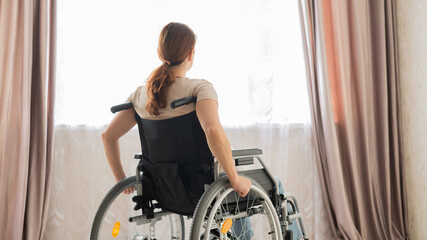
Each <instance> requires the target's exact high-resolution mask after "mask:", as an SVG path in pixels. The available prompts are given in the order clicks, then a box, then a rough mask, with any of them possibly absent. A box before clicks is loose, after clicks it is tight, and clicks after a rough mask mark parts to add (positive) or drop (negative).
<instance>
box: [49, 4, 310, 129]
mask: <svg viewBox="0 0 427 240" xmlns="http://www.w3.org/2000/svg"><path fill="white" fill-rule="evenodd" d="M172 21H174V22H182V23H185V24H187V25H189V26H190V27H191V28H192V29H193V30H194V32H195V33H196V35H197V44H196V55H195V62H194V65H193V68H192V69H191V70H190V71H189V72H188V73H187V76H188V77H191V78H203V79H207V80H208V81H210V82H212V83H213V85H214V87H215V88H216V90H217V92H218V96H219V105H220V109H219V110H220V115H221V121H222V123H223V124H225V125H235V124H251V123H254V122H280V123H287V122H305V121H307V120H308V118H309V114H308V104H307V93H306V80H305V75H304V74H305V70H304V61H303V56H302V47H301V39H300V37H301V33H300V29H299V27H300V25H299V17H298V11H297V2H296V1H279V0H277V1H273V0H272V1H268V0H257V1H245V0H237V1H227V0H217V1H200V0H197V1H196V0H193V1H173V0H163V1H140V0H125V1H119V0H114V1H113V0H107V1H106V0H90V1H87V0H73V1H65V0H62V1H59V7H58V67H57V71H58V73H57V74H58V82H57V104H56V123H57V124H90V125H99V124H106V123H108V122H109V121H110V119H111V118H112V114H111V113H110V112H109V108H110V107H111V106H112V105H115V104H119V103H122V102H123V101H125V100H126V98H127V97H128V96H129V95H130V93H131V92H133V91H134V90H135V89H136V88H137V87H138V86H139V85H142V84H143V83H144V81H145V80H146V78H147V77H148V75H149V74H150V73H151V71H152V70H154V69H155V68H156V67H157V66H159V65H160V64H161V62H160V60H159V59H158V56H157V52H156V50H157V41H158V36H159V34H160V31H161V29H162V28H163V26H164V25H166V24H167V23H169V22H172Z"/></svg>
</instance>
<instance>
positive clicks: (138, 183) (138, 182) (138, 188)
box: [135, 167, 144, 196]
mask: <svg viewBox="0 0 427 240" xmlns="http://www.w3.org/2000/svg"><path fill="white" fill-rule="evenodd" d="M140 174H141V173H140V171H139V170H138V167H136V174H135V176H136V194H137V195H138V196H140V195H142V183H141V175H140ZM142 174H144V173H142Z"/></svg>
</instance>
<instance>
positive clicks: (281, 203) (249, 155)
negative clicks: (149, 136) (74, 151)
mask: <svg viewBox="0 0 427 240" xmlns="http://www.w3.org/2000/svg"><path fill="white" fill-rule="evenodd" d="M192 102H195V98H194V97H187V98H183V99H178V100H176V101H173V102H172V103H171V106H172V107H173V108H175V107H178V106H182V105H185V104H189V103H192ZM131 107H133V106H132V103H125V104H121V105H117V106H114V107H112V108H111V111H112V112H113V113H115V112H117V111H121V110H125V109H129V108H131ZM261 154H262V150H260V149H240V150H233V151H232V156H233V159H234V161H235V166H244V165H253V164H254V159H257V161H258V162H259V163H260V164H261V166H262V169H263V170H264V172H265V173H266V175H267V177H268V178H269V179H270V181H271V183H272V185H273V189H272V191H273V192H271V193H270V195H269V194H268V193H267V192H266V191H265V190H264V189H262V188H261V189H259V188H260V186H258V184H254V185H253V186H252V187H251V190H257V191H258V192H264V193H265V194H264V195H262V196H261V197H262V198H269V199H270V200H271V202H272V205H271V206H268V208H272V209H271V210H272V211H274V212H276V214H277V215H276V214H275V215H276V216H277V218H276V219H273V221H274V225H277V226H276V227H278V228H276V229H279V233H275V234H276V237H275V239H281V238H282V237H283V239H285V240H288V239H291V238H292V232H291V231H290V230H289V225H290V224H291V221H292V220H297V221H298V225H299V227H300V230H301V233H302V235H303V239H306V240H308V237H307V235H306V233H305V229H304V223H303V220H302V214H301V212H300V210H299V207H298V202H297V199H296V197H295V195H294V194H292V193H290V192H287V193H284V194H280V193H279V189H278V183H277V181H276V180H275V178H274V177H273V175H272V174H271V173H270V171H269V170H268V169H267V168H266V165H265V164H264V162H263V160H262V159H261V157H260V155H261ZM134 158H135V159H140V163H139V164H138V165H137V167H136V171H135V177H136V183H135V190H136V193H137V196H142V194H143V184H142V181H141V180H142V177H143V174H144V173H143V169H142V167H141V161H142V153H139V154H135V157H134ZM239 173H241V171H240V172H239ZM220 175H221V174H220V166H219V163H218V162H217V161H215V162H214V182H213V183H212V184H211V185H213V184H214V183H215V182H217V181H218V180H220ZM255 181H256V179H255ZM119 183H120V182H119ZM119 183H118V184H119ZM118 184H116V185H118ZM207 188H208V186H206V185H205V193H204V195H205V194H206V193H207V192H206V189H207ZM230 191H232V190H228V192H224V193H222V194H221V196H219V198H220V199H221V197H222V195H224V194H228V193H229V192H230ZM215 204H220V202H216V203H215ZM288 206H292V208H293V211H292V213H289V212H288ZM152 208H153V209H155V208H156V206H152ZM99 211H100V209H98V212H99ZM196 211H197V209H196ZM196 211H195V213H194V215H196ZM98 212H97V215H96V216H95V219H94V224H93V225H92V231H91V240H98V239H97V237H98V236H92V235H93V234H92V232H94V226H95V221H96V219H97V216H98V214H99V213H98ZM170 214H175V213H174V212H172V211H168V210H164V209H162V210H160V211H158V212H154V211H153V215H152V216H150V217H147V215H146V214H144V213H142V214H141V215H138V216H129V222H131V223H135V224H136V225H142V224H150V233H149V236H150V238H152V237H153V236H155V228H154V226H155V224H156V223H157V222H158V221H160V220H161V219H162V218H163V217H165V216H167V215H170ZM247 216H248V213H246V215H245V213H241V214H240V215H235V216H234V217H233V218H234V219H237V218H242V217H247ZM98 218H99V217H98ZM181 218H182V217H181ZM101 220H102V218H101ZM181 221H182V220H181ZM209 221H210V220H209V219H208V222H207V224H208V226H210V225H209ZM282 229H283V230H284V232H285V233H284V234H283V233H282V232H281V231H282ZM209 231H210V229H208V228H206V230H205V235H207V234H208V233H209ZM277 236H278V237H277ZM153 239H154V238H153ZM221 239H223V237H222V235H221Z"/></svg>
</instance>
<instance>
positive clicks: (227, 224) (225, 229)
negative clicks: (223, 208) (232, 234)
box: [221, 218, 233, 233]
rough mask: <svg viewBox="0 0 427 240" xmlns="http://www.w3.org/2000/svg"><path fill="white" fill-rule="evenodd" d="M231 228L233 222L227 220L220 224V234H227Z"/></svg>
mask: <svg viewBox="0 0 427 240" xmlns="http://www.w3.org/2000/svg"><path fill="white" fill-rule="evenodd" d="M231 226H233V220H231V219H230V218H227V219H226V220H225V221H224V222H223V223H222V227H221V232H222V233H227V232H228V231H230V229H231Z"/></svg>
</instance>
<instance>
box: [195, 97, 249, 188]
mask: <svg viewBox="0 0 427 240" xmlns="http://www.w3.org/2000/svg"><path fill="white" fill-rule="evenodd" d="M196 113H197V117H198V118H199V121H200V125H201V126H202V128H203V130H204V132H205V134H206V139H207V141H208V145H209V148H210V150H211V151H212V153H213V155H214V156H215V158H216V159H218V162H219V163H220V164H221V167H222V168H223V169H224V172H225V174H227V177H228V179H230V183H231V186H232V187H233V189H234V190H235V191H236V192H238V193H239V194H240V195H241V196H246V194H247V193H248V192H249V189H250V186H251V181H250V180H249V179H247V178H245V177H242V176H239V175H238V174H237V171H236V167H235V165H234V161H233V157H232V154H231V146H230V143H229V141H228V139H227V136H226V135H225V132H224V129H223V128H222V125H221V122H220V121H219V116H218V103H217V102H215V101H214V100H211V99H204V100H201V101H199V102H197V104H196Z"/></svg>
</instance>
